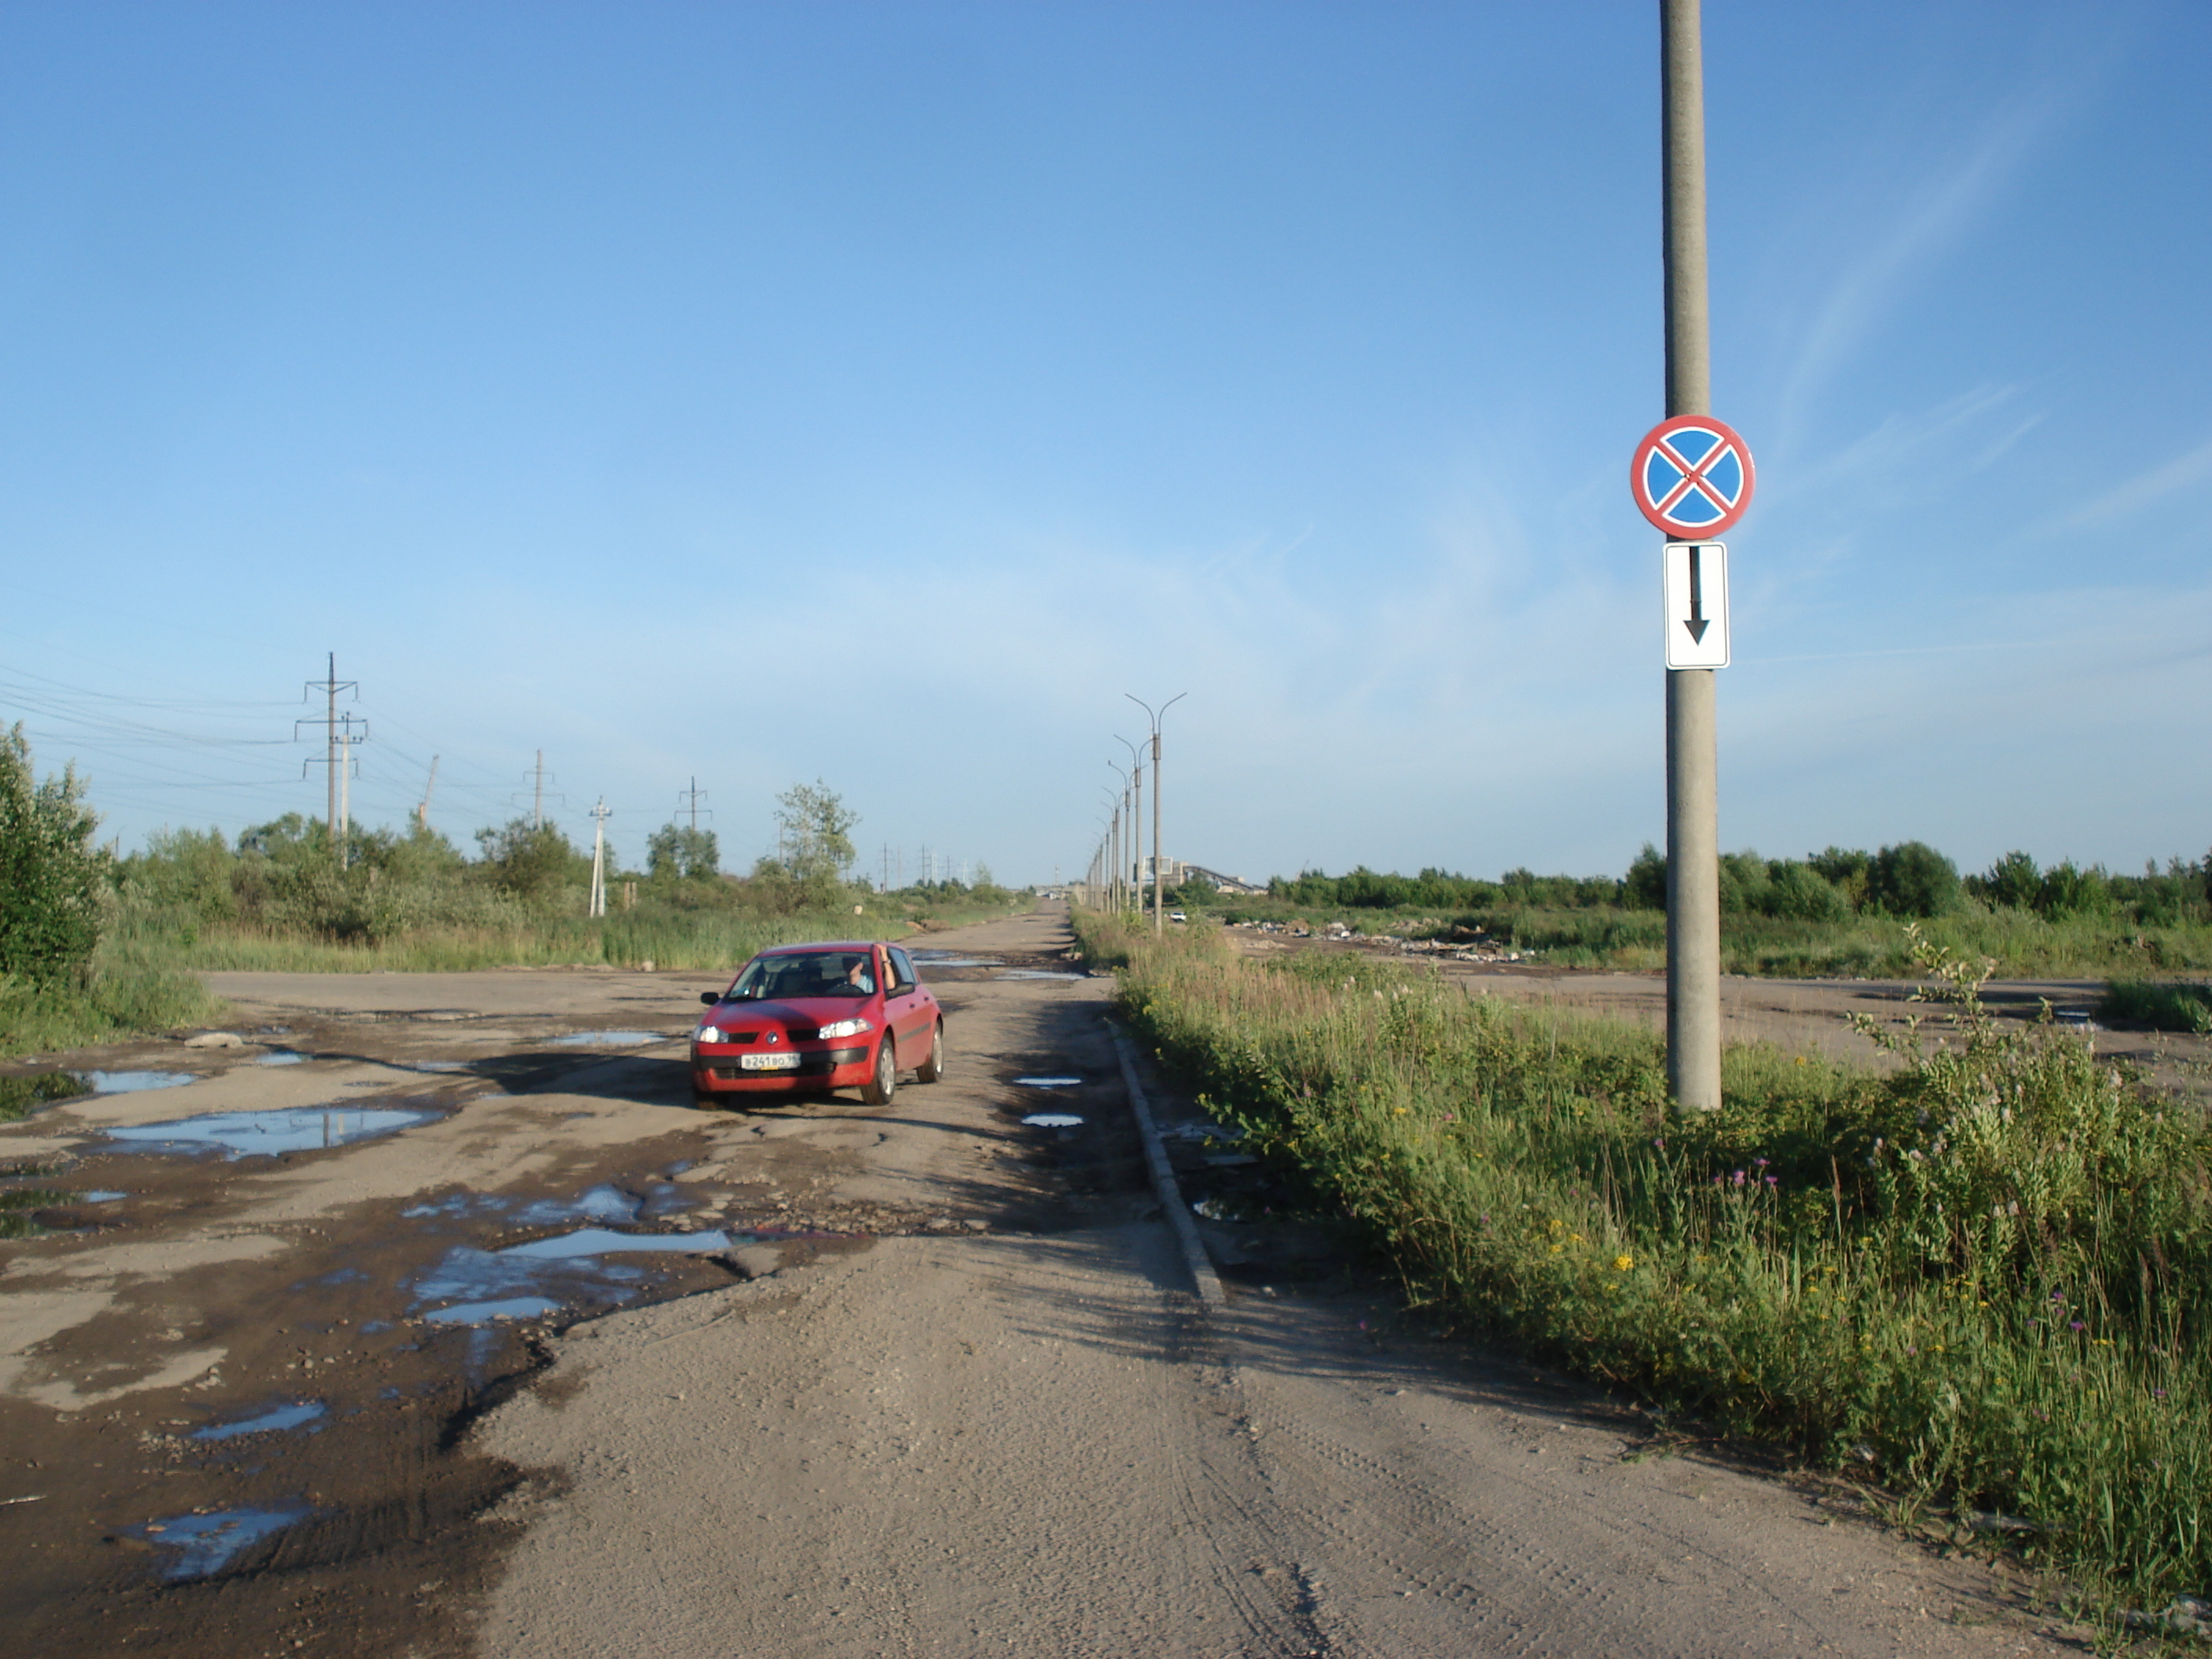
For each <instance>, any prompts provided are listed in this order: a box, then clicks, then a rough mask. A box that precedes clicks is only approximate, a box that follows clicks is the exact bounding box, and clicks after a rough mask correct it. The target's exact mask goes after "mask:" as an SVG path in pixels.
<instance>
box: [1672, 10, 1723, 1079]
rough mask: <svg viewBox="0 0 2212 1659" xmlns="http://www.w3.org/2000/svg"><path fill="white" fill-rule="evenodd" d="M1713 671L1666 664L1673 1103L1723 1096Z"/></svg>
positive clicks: (1700, 302)
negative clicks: (1671, 666) (1672, 667)
mask: <svg viewBox="0 0 2212 1659" xmlns="http://www.w3.org/2000/svg"><path fill="white" fill-rule="evenodd" d="M1659 78H1660V125H1661V128H1662V148H1663V149H1664V152H1665V154H1664V161H1663V167H1664V175H1663V176H1664V180H1665V191H1664V194H1665V210H1664V225H1665V236H1666V266H1667V413H1668V416H1675V415H1710V414H1711V413H1712V412H1713V411H1712V362H1711V334H1710V331H1709V326H1708V325H1709V318H1708V315H1707V311H1706V304H1705V63H1704V57H1703V52H1702V47H1701V46H1700V43H1699V0H1660V3H1659ZM1714 690H1715V686H1714V681H1713V671H1712V670H1711V669H1710V668H1674V669H1669V670H1668V671H1667V1082H1668V1087H1669V1088H1670V1089H1671V1090H1672V1091H1674V1100H1675V1103H1676V1104H1677V1105H1678V1106H1680V1107H1682V1108H1684V1109H1688V1110H1692V1111H1715V1110H1717V1109H1719V1106H1720V1103H1721V891H1720V850H1721V849H1720V786H1719V759H1718V752H1719V746H1718V739H1717V735H1716V730H1715V708H1714V702H1715V700H1714Z"/></svg>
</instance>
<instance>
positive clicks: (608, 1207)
mask: <svg viewBox="0 0 2212 1659" xmlns="http://www.w3.org/2000/svg"><path fill="white" fill-rule="evenodd" d="M644 1207H645V1200H642V1199H636V1198H632V1197H631V1196H630V1195H629V1194H628V1193H625V1192H623V1191H622V1190H621V1189H620V1188H614V1187H607V1186H599V1187H594V1188H592V1189H591V1190H590V1191H589V1192H586V1193H584V1194H581V1195H580V1196H578V1197H575V1198H548V1199H541V1200H538V1202H537V1203H535V1204H533V1205H532V1206H530V1207H529V1208H528V1209H526V1210H525V1211H524V1212H522V1213H521V1214H520V1215H519V1216H517V1217H516V1218H515V1219H516V1220H518V1221H520V1222H522V1223H524V1224H525V1225H528V1226H532V1227H547V1226H550V1225H553V1224H554V1223H555V1222H556V1221H568V1220H570V1219H572V1218H582V1219H584V1220H586V1221H635V1220H636V1219H637V1212H639V1211H640V1210H641V1209H643V1208H644Z"/></svg>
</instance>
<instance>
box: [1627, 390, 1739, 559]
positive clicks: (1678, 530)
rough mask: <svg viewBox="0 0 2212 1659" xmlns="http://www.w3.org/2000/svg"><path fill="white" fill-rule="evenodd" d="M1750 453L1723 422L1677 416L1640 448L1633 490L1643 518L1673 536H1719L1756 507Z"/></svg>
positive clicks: (1633, 471)
mask: <svg viewBox="0 0 2212 1659" xmlns="http://www.w3.org/2000/svg"><path fill="white" fill-rule="evenodd" d="M1752 484H1753V471H1752V464H1751V451H1750V449H1749V448H1748V447H1747V446H1746V445H1745V443H1744V441H1743V440H1742V439H1741V438H1739V437H1738V436H1736V435H1735V433H1734V432H1733V431H1731V430H1730V429H1729V427H1728V425H1727V424H1726V423H1725V422H1721V421H1716V420H1713V419H1711V418H1710V417H1709V416H1696V415H1681V416H1676V417H1675V418H1674V419H1673V420H1671V421H1668V422H1663V423H1662V424H1661V425H1659V426H1657V427H1656V428H1653V429H1652V430H1651V432H1650V434H1649V435H1647V436H1646V437H1645V438H1644V441H1643V442H1642V443H1640V444H1638V446H1637V447H1636V459H1635V461H1634V463H1633V465H1632V466H1631V468H1630V471H1629V485H1630V488H1631V489H1632V490H1633V492H1634V493H1635V496H1636V505H1637V507H1638V509H1639V510H1640V511H1641V512H1642V513H1643V514H1644V517H1645V518H1647V519H1649V520H1650V521H1651V522H1652V523H1653V524H1655V525H1656V526H1658V527H1659V528H1660V529H1661V530H1663V531H1665V532H1667V533H1668V535H1669V536H1675V537H1684V538H1697V537H1701V536H1717V535H1719V534H1720V533H1721V532H1723V531H1724V530H1726V529H1728V528H1729V526H1732V525H1734V524H1735V521H1736V520H1738V519H1740V518H1741V517H1742V516H1743V510H1744V508H1746V507H1748V506H1750V505H1751V491H1752Z"/></svg>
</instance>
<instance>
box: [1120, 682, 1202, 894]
mask: <svg viewBox="0 0 2212 1659" xmlns="http://www.w3.org/2000/svg"><path fill="white" fill-rule="evenodd" d="M1121 695H1122V696H1125V697H1127V698H1128V700H1129V701H1130V702H1133V703H1134V704H1136V705H1137V707H1138V708H1141V709H1143V710H1144V711H1145V714H1146V718H1147V719H1149V720H1151V721H1152V933H1153V934H1154V936H1155V937H1157V936H1158V935H1159V934H1161V933H1165V932H1166V931H1167V914H1166V909H1165V907H1164V902H1163V895H1164V889H1165V887H1166V885H1167V884H1166V882H1165V880H1164V878H1163V867H1162V866H1161V863H1160V721H1161V720H1162V719H1163V718H1164V716H1165V715H1166V714H1167V712H1168V710H1169V709H1170V708H1174V707H1175V706H1176V704H1177V703H1179V702H1182V700H1183V699H1184V698H1185V697H1187V696H1189V695H1190V693H1189V692H1188V691H1178V692H1176V694H1175V696H1172V697H1170V698H1169V699H1168V700H1167V701H1166V702H1164V703H1162V704H1161V705H1160V707H1159V712H1158V714H1154V713H1153V712H1152V704H1150V703H1148V702H1146V701H1145V700H1144V699H1143V698H1142V697H1140V696H1137V695H1136V693H1134V692H1133V691H1124V692H1123V693H1122V694H1121ZM1144 896H1145V892H1144V888H1143V886H1142V884H1141V883H1140V884H1139V887H1138V889H1137V897H1138V899H1139V902H1140V903H1141V902H1142V900H1143V898H1144Z"/></svg>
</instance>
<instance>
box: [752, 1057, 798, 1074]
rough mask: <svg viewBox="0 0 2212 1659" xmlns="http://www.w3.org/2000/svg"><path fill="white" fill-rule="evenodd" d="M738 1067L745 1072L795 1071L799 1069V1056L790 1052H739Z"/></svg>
mask: <svg viewBox="0 0 2212 1659" xmlns="http://www.w3.org/2000/svg"><path fill="white" fill-rule="evenodd" d="M738 1069H739V1070H740V1071H746V1072H795V1071H797V1070H798V1069H799V1056H798V1055H797V1054H739V1055H738Z"/></svg>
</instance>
